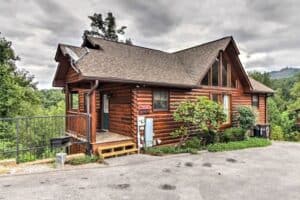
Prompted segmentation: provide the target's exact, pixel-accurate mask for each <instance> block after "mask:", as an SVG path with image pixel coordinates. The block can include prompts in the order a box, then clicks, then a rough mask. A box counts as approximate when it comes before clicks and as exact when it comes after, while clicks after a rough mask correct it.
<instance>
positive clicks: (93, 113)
mask: <svg viewBox="0 0 300 200" xmlns="http://www.w3.org/2000/svg"><path fill="white" fill-rule="evenodd" d="M90 109H91V143H94V142H96V130H97V112H96V90H94V91H93V92H92V94H91V104H90Z"/></svg>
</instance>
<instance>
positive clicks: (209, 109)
mask: <svg viewBox="0 0 300 200" xmlns="http://www.w3.org/2000/svg"><path fill="white" fill-rule="evenodd" d="M173 118H174V120H175V121H176V122H180V123H181V124H182V126H181V127H180V128H179V129H177V130H175V131H174V132H173V133H172V134H171V135H172V136H173V137H180V142H179V145H178V146H181V145H182V144H184V143H185V141H186V140H187V139H188V137H189V135H190V131H191V130H192V129H195V127H196V128H197V129H198V131H199V133H201V132H203V131H208V132H209V133H210V131H214V130H217V129H218V128H219V124H220V122H224V121H225V118H226V115H225V114H224V112H223V109H222V107H221V106H220V105H219V104H218V103H216V102H214V101H211V100H209V99H208V98H207V97H199V98H198V99H197V100H196V101H195V102H192V101H186V102H182V103H181V104H180V105H179V106H178V107H177V109H176V110H175V112H174V114H173Z"/></svg>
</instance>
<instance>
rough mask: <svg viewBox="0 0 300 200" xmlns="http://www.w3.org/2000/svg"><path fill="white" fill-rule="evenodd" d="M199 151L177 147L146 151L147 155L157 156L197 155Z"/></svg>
mask: <svg viewBox="0 0 300 200" xmlns="http://www.w3.org/2000/svg"><path fill="white" fill-rule="evenodd" d="M197 151H198V150H197V149H193V148H180V147H175V146H162V147H151V148H147V149H145V153H147V154H151V155H156V156H162V155H164V154H178V153H192V154H196V153H197Z"/></svg>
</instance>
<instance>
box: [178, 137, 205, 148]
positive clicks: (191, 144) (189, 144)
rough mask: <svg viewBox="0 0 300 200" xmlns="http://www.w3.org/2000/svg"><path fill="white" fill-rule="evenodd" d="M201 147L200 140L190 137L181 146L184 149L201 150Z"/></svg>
mask: <svg viewBox="0 0 300 200" xmlns="http://www.w3.org/2000/svg"><path fill="white" fill-rule="evenodd" d="M201 147H202V145H201V140H200V139H199V138H198V137H192V138H190V139H189V140H187V141H186V142H185V143H184V144H183V145H182V148H184V149H201Z"/></svg>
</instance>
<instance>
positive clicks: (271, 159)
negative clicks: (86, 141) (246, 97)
mask: <svg viewBox="0 0 300 200" xmlns="http://www.w3.org/2000/svg"><path fill="white" fill-rule="evenodd" d="M108 163H109V165H108V166H106V167H103V166H99V167H94V168H88V169H80V170H79V169H77V170H62V171H55V172H47V173H39V174H30V175H10V176H2V177H0V199H64V200H65V199H72V200H73V199H74V200H75V199H155V200H157V199H172V200H174V199H189V200H191V199H197V200H201V199H207V200H210V199H211V200H222V199H230V200H233V199H238V200H240V199H242V200H247V199H251V200H254V199H285V200H288V199H295V200H296V199H297V200H299V199H300V144H299V143H298V144H297V143H288V142H280V143H279V142H276V143H275V142H274V143H273V145H272V146H270V147H266V148H255V149H246V150H241V151H231V152H221V153H201V154H197V155H188V154H180V155H174V156H165V157H153V156H147V155H132V156H126V157H119V158H114V159H109V160H108Z"/></svg>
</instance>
